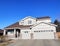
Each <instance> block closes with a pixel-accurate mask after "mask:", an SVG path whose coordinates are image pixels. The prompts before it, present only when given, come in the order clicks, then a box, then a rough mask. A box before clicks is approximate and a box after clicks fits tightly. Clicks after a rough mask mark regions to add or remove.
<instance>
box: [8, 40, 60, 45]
mask: <svg viewBox="0 0 60 46" xmlns="http://www.w3.org/2000/svg"><path fill="white" fill-rule="evenodd" d="M15 41H16V42H14V43H11V44H9V45H7V46H60V40H15Z"/></svg>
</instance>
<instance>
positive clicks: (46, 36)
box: [33, 32, 54, 39]
mask: <svg viewBox="0 0 60 46" xmlns="http://www.w3.org/2000/svg"><path fill="white" fill-rule="evenodd" d="M33 39H54V33H53V32H35V33H34V34H33Z"/></svg>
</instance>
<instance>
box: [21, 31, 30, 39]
mask: <svg viewBox="0 0 60 46" xmlns="http://www.w3.org/2000/svg"><path fill="white" fill-rule="evenodd" d="M22 39H30V33H28V32H27V31H26V32H24V33H23V34H22Z"/></svg>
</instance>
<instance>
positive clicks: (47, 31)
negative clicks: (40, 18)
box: [32, 22, 56, 39]
mask: <svg viewBox="0 0 60 46" xmlns="http://www.w3.org/2000/svg"><path fill="white" fill-rule="evenodd" d="M55 31H56V30H55V26H54V25H53V24H49V23H43V22H42V23H39V24H37V25H35V26H33V27H32V32H33V39H55V35H54V32H55Z"/></svg>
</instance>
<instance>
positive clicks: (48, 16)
mask: <svg viewBox="0 0 60 46" xmlns="http://www.w3.org/2000/svg"><path fill="white" fill-rule="evenodd" d="M47 18H50V17H49V16H45V17H37V18H36V19H47Z"/></svg>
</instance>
